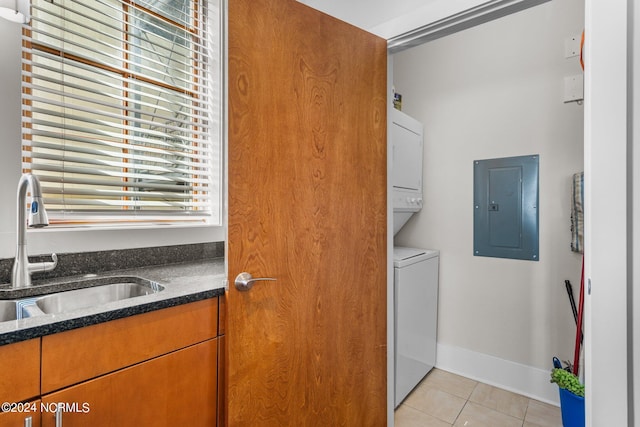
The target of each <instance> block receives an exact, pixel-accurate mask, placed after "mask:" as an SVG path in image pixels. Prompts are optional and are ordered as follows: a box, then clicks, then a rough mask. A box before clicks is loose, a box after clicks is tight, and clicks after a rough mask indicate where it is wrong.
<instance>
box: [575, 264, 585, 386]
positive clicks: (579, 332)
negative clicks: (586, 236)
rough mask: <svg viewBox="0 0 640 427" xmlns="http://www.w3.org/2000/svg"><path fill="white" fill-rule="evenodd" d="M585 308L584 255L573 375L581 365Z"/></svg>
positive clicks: (576, 373)
mask: <svg viewBox="0 0 640 427" xmlns="http://www.w3.org/2000/svg"><path fill="white" fill-rule="evenodd" d="M583 308H584V255H583V256H582V277H580V303H579V305H578V323H577V325H576V346H575V352H574V353H573V374H574V375H578V367H579V364H580V341H581V339H580V338H581V337H582V311H583Z"/></svg>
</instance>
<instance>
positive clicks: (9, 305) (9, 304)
mask: <svg viewBox="0 0 640 427" xmlns="http://www.w3.org/2000/svg"><path fill="white" fill-rule="evenodd" d="M16 305H17V304H16V302H15V301H0V322H7V321H9V320H16V319H17V318H18V314H17V310H16Z"/></svg>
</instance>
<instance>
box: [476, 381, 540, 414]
mask: <svg viewBox="0 0 640 427" xmlns="http://www.w3.org/2000/svg"><path fill="white" fill-rule="evenodd" d="M469 401H471V402H475V403H478V404H480V405H482V406H484V407H487V408H490V409H495V410H496V411H498V412H502V413H503V414H507V415H511V416H512V417H515V418H519V419H521V420H524V416H525V414H526V413H527V405H528V404H529V398H527V397H524V396H522V395H519V394H516V393H512V392H510V391H507V390H503V389H501V388H497V387H492V386H490V385H487V384H482V383H479V384H478V385H477V386H476V388H475V389H474V390H473V393H471V397H469Z"/></svg>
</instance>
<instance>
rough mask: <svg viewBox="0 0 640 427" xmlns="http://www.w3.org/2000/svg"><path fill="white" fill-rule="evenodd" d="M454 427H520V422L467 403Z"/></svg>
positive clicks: (475, 404) (508, 416)
mask: <svg viewBox="0 0 640 427" xmlns="http://www.w3.org/2000/svg"><path fill="white" fill-rule="evenodd" d="M454 426H456V427H521V426H522V420H519V419H517V418H515V417H512V416H510V415H507V414H503V413H501V412H498V411H495V410H493V409H489V408H486V407H484V406H482V405H478V404H477V403H473V402H467V404H466V405H465V407H464V409H463V410H462V413H461V414H460V416H458V419H457V420H456V423H455V424H454Z"/></svg>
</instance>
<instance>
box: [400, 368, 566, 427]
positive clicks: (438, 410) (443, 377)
mask: <svg viewBox="0 0 640 427" xmlns="http://www.w3.org/2000/svg"><path fill="white" fill-rule="evenodd" d="M395 425H396V427H451V426H455V427H562V419H561V417H560V408H559V407H557V406H553V405H549V404H547V403H543V402H540V401H537V400H534V399H529V398H528V397H524V396H521V395H519V394H515V393H512V392H510V391H506V390H502V389H499V388H496V387H492V386H489V385H486V384H483V383H479V382H477V381H474V380H470V379H468V378H465V377H461V376H459V375H455V374H451V373H449V372H446V371H442V370H440V369H433V370H432V371H431V372H430V373H429V374H428V375H427V376H426V377H425V379H424V380H422V382H421V383H420V384H418V386H417V387H416V388H415V389H414V390H413V391H412V392H411V394H409V396H407V398H406V399H405V400H404V402H402V405H400V406H399V407H398V409H397V410H396V412H395Z"/></svg>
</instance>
